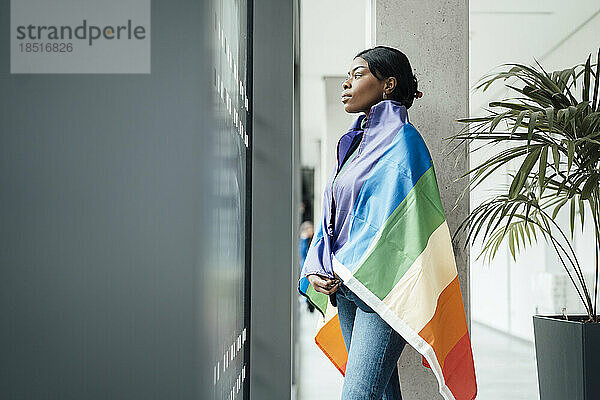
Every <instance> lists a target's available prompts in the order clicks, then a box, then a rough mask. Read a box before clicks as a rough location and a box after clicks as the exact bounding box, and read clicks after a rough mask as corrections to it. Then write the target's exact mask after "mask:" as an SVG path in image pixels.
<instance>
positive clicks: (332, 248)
mask: <svg viewBox="0 0 600 400" xmlns="http://www.w3.org/2000/svg"><path fill="white" fill-rule="evenodd" d="M421 96H422V93H421V92H419V90H418V88H417V79H416V78H415V76H414V75H413V72H412V68H411V65H410V63H409V61H408V58H407V57H406V56H405V55H404V54H403V53H402V52H401V51H399V50H397V49H394V48H391V47H386V46H377V47H375V48H372V49H368V50H364V51H361V52H360V53H358V54H357V55H356V57H355V58H354V60H353V61H352V63H351V65H350V69H349V71H348V77H347V78H346V79H345V80H344V81H343V83H342V92H341V102H342V103H343V105H344V110H345V111H346V112H348V113H362V114H361V115H360V116H359V117H358V118H357V119H356V121H355V122H354V123H353V124H352V126H351V127H350V129H349V130H348V132H347V133H346V134H344V135H343V136H342V137H341V138H340V140H339V142H338V146H337V168H336V169H335V170H334V171H333V174H332V175H331V177H330V179H329V181H328V183H327V186H326V188H325V190H324V196H323V219H322V220H321V221H320V223H319V226H318V229H317V231H316V234H315V236H314V237H313V240H312V242H311V245H310V247H309V250H308V253H307V256H306V260H305V262H304V265H303V268H302V272H301V274H300V281H299V287H298V289H299V291H300V293H302V294H304V295H305V296H307V297H308V299H309V300H310V301H311V303H313V305H314V306H315V307H316V308H317V309H318V310H319V311H320V312H321V313H322V315H323V317H324V318H323V321H322V322H323V325H322V327H321V328H320V329H319V332H318V333H317V336H316V338H315V340H316V342H317V344H318V345H319V347H320V348H321V349H322V350H323V351H324V352H325V354H326V355H327V356H328V357H329V359H330V360H331V361H332V362H333V363H334V365H335V366H336V367H337V368H338V369H339V370H340V371H341V372H342V373H344V374H345V379H344V386H343V388H342V400H369V399H372V400H381V399H382V398H383V399H385V400H400V399H401V398H402V395H401V393H400V384H399V378H398V369H397V366H396V365H397V363H398V359H399V357H400V353H401V352H402V349H403V348H404V346H405V344H406V343H409V344H410V345H411V346H413V347H414V348H415V349H417V351H419V352H420V353H421V354H422V355H423V357H424V360H426V361H427V366H430V367H431V368H432V370H433V372H434V374H435V375H436V378H437V379H438V383H439V390H440V393H441V394H442V396H443V397H444V398H445V399H448V400H458V399H461V400H462V399H469V400H470V399H473V398H474V396H475V393H476V385H475V374H474V368H473V360H472V355H471V347H470V339H469V335H468V330H467V324H466V318H465V314H464V308H463V304H462V297H461V294H460V286H459V284H458V275H457V269H456V264H455V261H454V254H453V251H452V244H451V238H450V234H449V230H448V226H447V223H446V220H445V215H444V212H443V208H442V205H441V200H440V195H439V189H438V186H437V181H436V177H435V172H434V170H433V162H432V159H431V155H430V154H429V151H428V149H427V146H426V145H425V142H424V141H423V138H422V137H421V135H420V134H419V132H418V131H417V130H416V129H415V127H414V126H412V124H410V122H409V121H408V113H407V109H409V108H410V107H411V106H412V104H413V100H414V99H415V98H420V97H421ZM340 331H341V334H340V333H339V332H340ZM340 342H341V343H340Z"/></svg>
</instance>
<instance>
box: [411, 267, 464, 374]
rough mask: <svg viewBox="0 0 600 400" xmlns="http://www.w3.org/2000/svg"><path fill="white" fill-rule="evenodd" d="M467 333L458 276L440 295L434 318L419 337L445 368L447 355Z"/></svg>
mask: <svg viewBox="0 0 600 400" xmlns="http://www.w3.org/2000/svg"><path fill="white" fill-rule="evenodd" d="M465 333H467V320H466V317H465V310H464V308H463V301H462V295H461V293H460V285H459V283H458V276H457V277H456V278H454V280H453V281H452V282H450V284H449V285H448V286H446V287H445V288H444V290H443V291H442V293H441V294H440V297H439V298H438V301H437V306H436V309H435V313H434V314H433V318H431V320H430V321H429V322H428V323H427V325H425V327H424V328H423V329H421V332H419V335H420V336H421V337H422V338H423V339H425V341H426V342H427V343H429V344H430V345H431V347H433V351H434V352H435V355H436V357H437V359H438V361H439V363H440V367H441V368H444V360H445V359H446V355H447V354H448V353H449V352H450V350H452V348H453V347H454V345H455V344H456V343H457V342H458V341H459V340H460V338H462V337H463V336H464V334H465Z"/></svg>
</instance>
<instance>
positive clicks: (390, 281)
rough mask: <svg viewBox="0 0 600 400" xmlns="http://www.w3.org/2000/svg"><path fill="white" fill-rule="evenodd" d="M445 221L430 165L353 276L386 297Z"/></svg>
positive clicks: (386, 224) (387, 222) (390, 218)
mask: <svg viewBox="0 0 600 400" xmlns="http://www.w3.org/2000/svg"><path fill="white" fill-rule="evenodd" d="M392 186H393V185H392ZM444 220H445V217H444V212H443V208H442V204H441V201H440V197H439V194H438V187H437V183H436V178H435V172H434V169H433V166H432V167H431V168H429V169H428V170H427V172H425V174H423V176H422V177H421V179H419V181H418V182H417V183H416V185H415V186H414V187H413V189H412V190H411V191H410V193H409V194H408V196H406V198H405V199H404V201H402V203H401V204H400V205H399V206H398V207H397V208H396V210H394V212H393V213H392V215H391V216H390V217H389V219H388V220H387V221H386V223H385V225H384V227H383V229H382V231H381V234H380V237H379V238H378V239H377V240H376V243H377V244H376V245H375V246H374V247H373V248H372V250H371V251H370V253H368V254H367V255H366V258H365V259H364V261H362V262H361V263H360V266H359V268H358V269H357V270H356V272H355V273H354V277H355V278H356V279H358V280H359V281H360V282H361V283H362V284H363V285H365V286H366V287H367V288H368V289H369V290H371V291H372V292H373V293H374V294H375V295H376V296H377V297H379V299H383V298H385V297H386V296H387V295H388V293H389V292H390V290H391V289H392V288H393V287H394V286H395V285H396V284H397V283H398V282H399V281H400V279H401V278H402V276H403V275H404V273H405V272H406V271H407V270H408V269H409V267H410V266H411V265H413V263H414V262H415V260H416V259H417V258H418V257H419V255H420V254H421V253H422V252H423V250H424V249H425V247H426V246H427V243H428V240H429V237H430V236H431V234H432V233H433V232H434V231H435V230H436V229H437V228H438V227H439V226H440V225H441V224H442V223H443V222H444ZM349 247H351V246H349ZM336 258H338V256H337V254H336ZM338 259H339V258H338ZM382 265H385V266H386V267H385V268H382V267H381V266H382Z"/></svg>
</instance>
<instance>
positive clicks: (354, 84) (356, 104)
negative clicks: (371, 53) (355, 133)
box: [341, 57, 395, 114]
mask: <svg viewBox="0 0 600 400" xmlns="http://www.w3.org/2000/svg"><path fill="white" fill-rule="evenodd" d="M390 79H391V80H394V82H395V78H393V77H392V78H388V79H384V80H382V81H380V80H378V79H377V78H376V77H375V75H373V74H372V73H371V71H370V70H369V64H367V62H366V61H365V59H363V58H361V57H356V58H355V59H354V60H353V61H352V64H351V65H350V70H349V71H348V77H347V78H346V80H345V81H344V82H343V83H342V95H341V96H342V103H343V104H344V110H346V112H347V113H357V112H364V113H366V114H368V113H369V111H370V110H371V107H372V106H373V105H375V104H377V103H379V102H380V101H381V100H382V99H383V92H384V90H385V92H386V93H388V94H389V93H391V91H392V90H393V86H390V83H391V82H390Z"/></svg>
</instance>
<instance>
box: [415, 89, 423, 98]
mask: <svg viewBox="0 0 600 400" xmlns="http://www.w3.org/2000/svg"><path fill="white" fill-rule="evenodd" d="M421 97H423V92H419V91H418V90H417V92H416V93H415V98H416V99H420V98H421Z"/></svg>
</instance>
